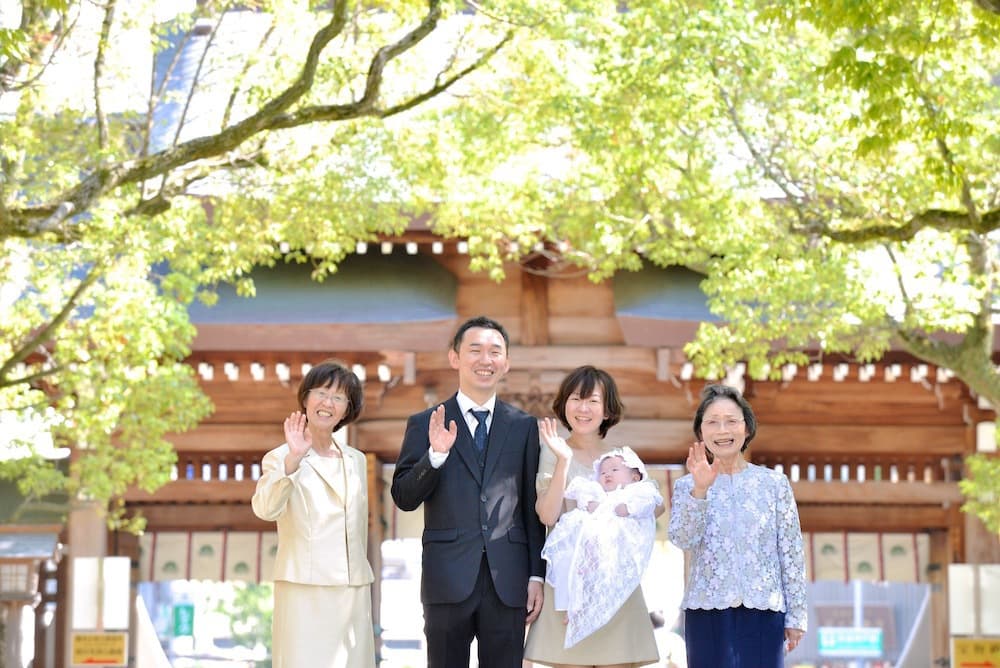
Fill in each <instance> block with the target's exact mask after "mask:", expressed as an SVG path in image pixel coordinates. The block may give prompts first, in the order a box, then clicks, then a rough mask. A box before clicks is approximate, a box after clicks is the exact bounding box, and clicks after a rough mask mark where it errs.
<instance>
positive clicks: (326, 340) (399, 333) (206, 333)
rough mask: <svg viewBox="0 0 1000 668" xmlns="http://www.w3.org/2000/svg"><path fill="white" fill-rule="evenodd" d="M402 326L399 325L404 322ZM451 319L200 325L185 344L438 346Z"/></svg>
mask: <svg viewBox="0 0 1000 668" xmlns="http://www.w3.org/2000/svg"><path fill="white" fill-rule="evenodd" d="M404 325H405V326H404ZM456 326H457V325H456V320H455V319H452V318H449V319H446V320H434V321H427V322H406V323H391V324H390V323H383V322H379V323H360V322H349V323H323V324H319V325H313V324H308V325H301V324H300V325H296V324H287V323H277V324H255V323H240V324H221V325H216V324H207V323H206V324H200V325H197V328H198V333H197V335H196V336H195V338H194V342H193V343H192V345H191V347H192V349H193V350H195V351H209V350H218V351H233V350H289V351H298V352H301V351H309V352H313V353H315V354H316V355H318V356H325V355H334V354H336V353H337V352H338V351H354V350H362V351H367V350H382V349H390V350H392V349H394V350H427V351H430V350H440V349H442V348H443V347H445V346H446V344H447V342H448V340H449V339H450V338H451V335H452V334H453V332H454V329H455V327H456Z"/></svg>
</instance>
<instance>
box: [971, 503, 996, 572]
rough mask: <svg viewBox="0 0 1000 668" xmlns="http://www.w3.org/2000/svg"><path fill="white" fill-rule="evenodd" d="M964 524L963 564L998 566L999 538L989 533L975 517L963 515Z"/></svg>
mask: <svg viewBox="0 0 1000 668" xmlns="http://www.w3.org/2000/svg"><path fill="white" fill-rule="evenodd" d="M963 516H964V523H965V554H964V556H965V559H964V561H965V563H967V564H1000V536H998V535H997V534H994V533H990V531H989V530H988V529H987V528H986V526H985V525H984V524H983V522H982V520H980V519H979V518H978V517H976V516H975V515H971V514H969V513H963Z"/></svg>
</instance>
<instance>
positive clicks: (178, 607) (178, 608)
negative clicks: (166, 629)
mask: <svg viewBox="0 0 1000 668" xmlns="http://www.w3.org/2000/svg"><path fill="white" fill-rule="evenodd" d="M190 635H194V604H193V603H174V637H175V638H179V637H180V636H190Z"/></svg>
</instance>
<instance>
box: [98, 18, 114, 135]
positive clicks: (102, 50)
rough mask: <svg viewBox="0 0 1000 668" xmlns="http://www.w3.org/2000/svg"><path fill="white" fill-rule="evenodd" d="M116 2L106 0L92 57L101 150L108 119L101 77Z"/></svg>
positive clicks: (106, 131)
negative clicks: (103, 103)
mask: <svg viewBox="0 0 1000 668" xmlns="http://www.w3.org/2000/svg"><path fill="white" fill-rule="evenodd" d="M117 1H118V0H106V3H105V5H104V21H102V22H101V33H100V36H99V37H98V40H97V55H96V56H94V115H95V116H96V117H97V145H98V146H100V147H101V148H102V149H103V148H107V146H108V118H107V116H106V115H105V113H104V108H103V105H102V104H101V76H102V74H103V73H104V58H105V55H106V54H107V49H108V40H109V37H110V35H111V24H112V22H113V21H114V17H115V5H116V4H117Z"/></svg>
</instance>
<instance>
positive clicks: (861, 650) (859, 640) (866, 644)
mask: <svg viewBox="0 0 1000 668" xmlns="http://www.w3.org/2000/svg"><path fill="white" fill-rule="evenodd" d="M819 655H820V656H839V657H844V658H871V659H878V658H881V657H882V629H881V628H879V627H877V626H821V627H819Z"/></svg>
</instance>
